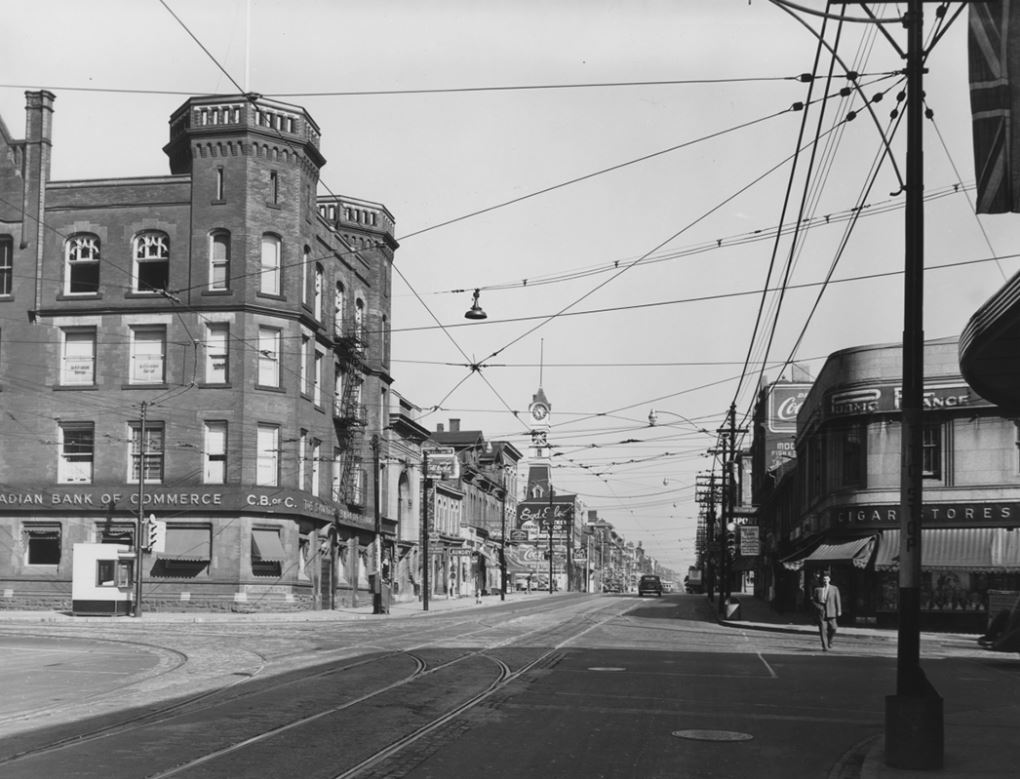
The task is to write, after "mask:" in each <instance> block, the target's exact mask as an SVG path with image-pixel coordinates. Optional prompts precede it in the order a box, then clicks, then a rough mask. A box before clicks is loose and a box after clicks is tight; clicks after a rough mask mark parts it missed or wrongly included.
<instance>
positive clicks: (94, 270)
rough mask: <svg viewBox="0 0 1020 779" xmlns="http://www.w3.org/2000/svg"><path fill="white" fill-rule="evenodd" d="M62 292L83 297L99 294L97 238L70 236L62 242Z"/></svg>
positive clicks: (87, 234) (80, 234) (88, 235)
mask: <svg viewBox="0 0 1020 779" xmlns="http://www.w3.org/2000/svg"><path fill="white" fill-rule="evenodd" d="M64 265H65V269H64V292H65V294H68V295H84V294H91V295H94V294H95V293H97V292H99V237H98V236H95V235H92V234H90V233H78V234H77V235H72V236H71V237H70V238H68V239H67V241H65V242H64Z"/></svg>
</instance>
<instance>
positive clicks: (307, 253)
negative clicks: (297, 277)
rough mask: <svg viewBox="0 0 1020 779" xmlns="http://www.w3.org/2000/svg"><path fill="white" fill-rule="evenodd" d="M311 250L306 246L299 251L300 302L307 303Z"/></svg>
mask: <svg viewBox="0 0 1020 779" xmlns="http://www.w3.org/2000/svg"><path fill="white" fill-rule="evenodd" d="M311 258H312V250H311V249H309V248H308V247H307V246H306V247H305V250H304V251H303V252H302V253H301V304H302V305H307V303H308V263H310V262H311Z"/></svg>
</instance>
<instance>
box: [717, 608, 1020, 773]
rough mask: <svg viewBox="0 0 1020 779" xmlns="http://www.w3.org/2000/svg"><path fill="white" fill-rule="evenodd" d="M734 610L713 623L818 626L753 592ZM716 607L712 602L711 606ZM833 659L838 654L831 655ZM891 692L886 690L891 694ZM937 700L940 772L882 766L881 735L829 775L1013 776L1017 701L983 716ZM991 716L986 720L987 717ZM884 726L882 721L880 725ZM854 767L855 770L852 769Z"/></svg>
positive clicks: (881, 634) (812, 630) (874, 632)
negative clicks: (940, 731) (939, 704)
mask: <svg viewBox="0 0 1020 779" xmlns="http://www.w3.org/2000/svg"><path fill="white" fill-rule="evenodd" d="M735 597H736V600H737V602H738V603H739V606H740V608H739V610H738V611H737V612H736V613H735V614H734V615H733V617H736V618H733V617H731V618H730V619H723V618H721V617H719V618H718V619H719V623H720V624H721V625H726V626H729V627H734V628H741V629H744V630H768V631H773V632H782V633H802V634H804V635H805V638H808V637H813V638H817V635H818V628H817V626H816V625H815V623H814V622H813V621H812V620H811V618H810V615H808V614H801V613H790V614H780V613H779V612H777V611H776V610H775V609H773V608H772V607H771V606H770V605H769V604H767V603H765V602H763V601H761V600H759V599H758V598H755V597H754V596H753V595H737V596H735ZM711 606H712V607H713V608H714V609H718V602H716V603H713V604H711ZM839 635H840V638H841V639H854V638H869V639H872V640H875V639H878V640H883V641H889V642H890V643H892V644H895V643H896V641H897V633H896V631H895V630H891V629H879V628H861V627H851V626H840V630H839ZM946 635H947V634H943V633H922V634H921V641H922V646H923V643H924V642H925V641H945V639H946ZM952 635H954V636H958V637H959V639H960V640H961V642H971V641H973V642H974V646H975V648H976V647H977V641H976V639H977V636H976V635H975V636H970V635H963V634H952ZM978 653H979V654H982V656H983V654H987V655H988V656H989V657H993V658H996V657H997V658H1001V659H1002V660H1009V659H1010V658H1012V659H1014V660H1015V659H1016V658H1015V656H1013V655H1010V654H997V653H980V652H978ZM833 656H834V657H838V654H836V655H833ZM891 692H892V691H890V693H891ZM946 709H947V707H946V705H945V701H944V702H943V735H944V740H945V744H944V750H943V767H942V769H940V770H911V769H901V768H891V767H889V766H887V765H886V764H885V735H884V733H882V734H879V735H876V736H872V737H871V738H868V739H866V740H864V741H862V742H861V743H859V744H857V745H856V746H855V748H854V749H852V750H851V751H850V753H849V754H848V755H844V756H843V757H842V759H841V760H840V763H839V764H838V765H837V767H836V769H834V771H833V773H832V774H830V777H839V779H848V778H849V777H860V779H922V778H923V777H927V778H928V779H930V778H931V777H932V776H937V777H939V779H1006V777H1013V776H1017V775H1018V768H1017V765H1018V751H1020V748H1018V747H1012V746H1010V745H1009V744H1008V743H1004V739H1007V740H1009V739H1012V736H1011V735H1004V733H1010V734H1011V733H1012V729H1013V726H1014V723H1015V722H1016V716H1017V715H1018V714H1020V705H1017V706H1011V707H1009V709H1008V710H1007V709H1002V708H999V709H996V710H995V711H992V712H989V713H988V714H987V715H986V714H985V713H984V712H974V711H971V712H963V713H960V714H953V713H948V712H947V710H946ZM988 720H991V721H988ZM883 724H884V723H883ZM858 767H859V768H858Z"/></svg>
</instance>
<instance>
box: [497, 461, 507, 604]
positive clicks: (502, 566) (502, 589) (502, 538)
mask: <svg viewBox="0 0 1020 779" xmlns="http://www.w3.org/2000/svg"><path fill="white" fill-rule="evenodd" d="M500 468H501V471H500V472H501V473H502V474H503V478H502V483H503V499H502V501H501V506H500V508H501V510H502V514H501V525H502V527H501V532H500V534H499V599H500V600H501V601H504V600H506V475H507V466H505V465H501V466H500Z"/></svg>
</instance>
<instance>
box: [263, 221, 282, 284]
mask: <svg viewBox="0 0 1020 779" xmlns="http://www.w3.org/2000/svg"><path fill="white" fill-rule="evenodd" d="M280 256H281V246H280V239H279V238H278V237H276V236H275V235H270V234H269V233H266V234H264V235H263V236H262V257H261V263H260V273H259V292H262V293H264V294H266V295H279V294H280Z"/></svg>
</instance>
